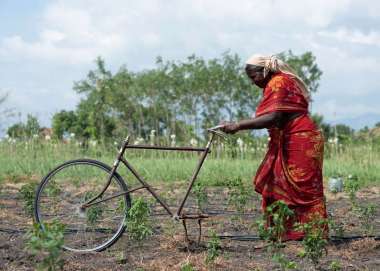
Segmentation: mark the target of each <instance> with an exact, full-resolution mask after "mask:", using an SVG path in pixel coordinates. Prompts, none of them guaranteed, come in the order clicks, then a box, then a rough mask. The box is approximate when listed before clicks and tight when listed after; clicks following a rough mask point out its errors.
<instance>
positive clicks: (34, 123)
mask: <svg viewBox="0 0 380 271" xmlns="http://www.w3.org/2000/svg"><path fill="white" fill-rule="evenodd" d="M39 131H40V124H39V122H38V119H37V118H36V117H34V116H33V115H30V114H28V115H27V120H26V124H25V135H26V136H27V137H28V138H31V137H33V136H36V135H37V136H38V135H39Z"/></svg>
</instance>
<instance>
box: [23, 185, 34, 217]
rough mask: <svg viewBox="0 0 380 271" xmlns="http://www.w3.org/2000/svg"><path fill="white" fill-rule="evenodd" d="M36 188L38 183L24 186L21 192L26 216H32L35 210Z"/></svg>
mask: <svg viewBox="0 0 380 271" xmlns="http://www.w3.org/2000/svg"><path fill="white" fill-rule="evenodd" d="M36 187H37V183H35V182H32V183H28V184H24V185H23V186H21V188H20V190H19V192H20V195H21V198H22V200H23V204H24V210H25V212H26V214H28V215H30V216H31V215H33V210H34V207H33V204H34V198H35V195H36Z"/></svg>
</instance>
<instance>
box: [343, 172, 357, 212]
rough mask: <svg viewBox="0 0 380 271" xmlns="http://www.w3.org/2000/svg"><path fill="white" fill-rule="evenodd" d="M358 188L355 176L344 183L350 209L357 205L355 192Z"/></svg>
mask: <svg viewBox="0 0 380 271" xmlns="http://www.w3.org/2000/svg"><path fill="white" fill-rule="evenodd" d="M359 188H360V184H359V181H358V179H357V178H355V177H351V178H349V179H348V180H347V181H346V182H345V184H344V189H345V190H346V192H347V193H348V197H349V199H350V202H351V205H352V209H355V208H356V207H357V198H356V192H358V190H359Z"/></svg>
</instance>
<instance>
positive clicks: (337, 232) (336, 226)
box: [329, 219, 344, 238]
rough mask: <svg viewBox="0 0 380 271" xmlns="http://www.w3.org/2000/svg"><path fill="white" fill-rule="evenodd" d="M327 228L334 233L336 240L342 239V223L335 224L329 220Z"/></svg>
mask: <svg viewBox="0 0 380 271" xmlns="http://www.w3.org/2000/svg"><path fill="white" fill-rule="evenodd" d="M329 227H330V230H332V231H334V232H335V235H336V236H337V237H338V238H342V237H343V235H344V225H343V223H342V222H339V223H337V222H335V221H333V220H331V219H330V220H329Z"/></svg>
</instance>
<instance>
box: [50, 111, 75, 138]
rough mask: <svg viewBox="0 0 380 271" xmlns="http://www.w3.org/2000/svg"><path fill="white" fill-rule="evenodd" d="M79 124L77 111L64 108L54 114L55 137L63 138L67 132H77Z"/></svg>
mask: <svg viewBox="0 0 380 271" xmlns="http://www.w3.org/2000/svg"><path fill="white" fill-rule="evenodd" d="M77 125H78V117H77V116H76V114H75V112H74V111H65V110H62V111H60V112H58V113H56V114H54V116H53V119H52V128H53V136H54V137H55V138H58V139H62V136H63V134H64V133H65V132H68V133H75V134H77ZM78 134H79V133H78Z"/></svg>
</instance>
